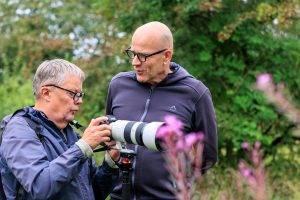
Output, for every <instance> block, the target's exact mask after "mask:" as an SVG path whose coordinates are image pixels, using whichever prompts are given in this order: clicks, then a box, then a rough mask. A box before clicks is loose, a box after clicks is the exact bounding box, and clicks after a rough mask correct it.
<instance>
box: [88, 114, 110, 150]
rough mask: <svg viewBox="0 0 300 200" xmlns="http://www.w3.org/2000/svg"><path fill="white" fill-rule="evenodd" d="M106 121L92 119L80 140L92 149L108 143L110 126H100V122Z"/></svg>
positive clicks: (103, 118) (101, 118)
mask: <svg viewBox="0 0 300 200" xmlns="http://www.w3.org/2000/svg"><path fill="white" fill-rule="evenodd" d="M107 120H108V119H107V117H98V118H96V119H92V120H91V122H90V124H89V126H88V127H87V128H86V129H85V131H84V133H83V135H82V139H83V140H84V141H85V142H86V143H87V144H88V145H90V147H91V148H92V149H95V148H96V147H97V146H98V145H99V144H100V143H101V142H109V141H110V140H111V139H110V136H111V129H110V126H109V125H107V124H101V125H100V123H101V122H105V121H107Z"/></svg>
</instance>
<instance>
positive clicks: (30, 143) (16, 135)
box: [1, 117, 86, 199]
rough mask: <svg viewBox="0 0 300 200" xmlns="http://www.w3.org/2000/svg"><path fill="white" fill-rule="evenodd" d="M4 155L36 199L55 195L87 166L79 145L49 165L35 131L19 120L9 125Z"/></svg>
mask: <svg viewBox="0 0 300 200" xmlns="http://www.w3.org/2000/svg"><path fill="white" fill-rule="evenodd" d="M25 133H26V134H25ZM1 153H2V156H3V158H4V159H5V161H6V163H7V165H8V167H9V169H10V170H11V171H12V173H13V174H14V176H15V177H16V178H17V180H18V181H19V182H20V184H21V185H22V186H23V188H24V189H25V190H26V191H27V192H28V193H30V194H31V196H32V197H33V198H34V199H48V198H50V197H52V196H53V195H55V194H56V193H57V192H59V191H60V190H61V189H62V188H63V187H64V186H65V184H66V183H69V182H71V181H72V179H74V177H76V176H77V175H78V174H79V173H80V171H81V170H82V167H83V165H84V164H85V163H86V162H85V161H86V158H85V156H84V155H83V153H82V152H81V150H80V149H79V148H78V147H77V145H73V146H72V147H70V148H69V149H68V150H66V151H65V152H64V153H62V154H61V155H60V156H58V157H57V158H56V159H54V160H52V161H49V160H48V159H47V153H46V151H45V149H44V147H43V145H42V143H41V141H40V139H39V138H38V137H37V135H36V134H35V132H34V130H32V129H31V128H30V127H29V125H28V124H27V123H26V121H25V120H24V119H23V118H19V117H15V118H14V119H12V120H11V122H10V123H9V124H7V126H6V130H5V132H4V135H3V142H2V145H1Z"/></svg>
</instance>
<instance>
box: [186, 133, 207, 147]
mask: <svg viewBox="0 0 300 200" xmlns="http://www.w3.org/2000/svg"><path fill="white" fill-rule="evenodd" d="M184 139H185V143H186V146H187V148H190V147H191V146H192V145H193V144H195V143H197V142H199V141H203V140H204V134H203V133H202V132H199V133H190V134H188V135H186V136H185V138H184Z"/></svg>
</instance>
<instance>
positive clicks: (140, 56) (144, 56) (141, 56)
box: [125, 48, 167, 62]
mask: <svg viewBox="0 0 300 200" xmlns="http://www.w3.org/2000/svg"><path fill="white" fill-rule="evenodd" d="M166 50H167V49H163V50H159V51H156V52H154V53H151V54H143V53H137V52H134V51H131V50H130V48H128V49H126V50H125V52H126V54H127V56H128V57H129V58H131V59H134V57H135V56H137V58H138V59H139V61H140V62H145V61H146V60H147V58H149V57H151V56H154V55H157V54H160V53H162V52H164V51H166Z"/></svg>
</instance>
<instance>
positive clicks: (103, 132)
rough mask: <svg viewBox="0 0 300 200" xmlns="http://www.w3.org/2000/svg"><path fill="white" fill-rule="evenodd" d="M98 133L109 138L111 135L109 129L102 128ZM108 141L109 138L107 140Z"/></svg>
mask: <svg viewBox="0 0 300 200" xmlns="http://www.w3.org/2000/svg"><path fill="white" fill-rule="evenodd" d="M99 135H100V136H101V137H109V138H110V135H111V132H110V131H109V130H103V131H100V132H99ZM109 141H110V140H109Z"/></svg>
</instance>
